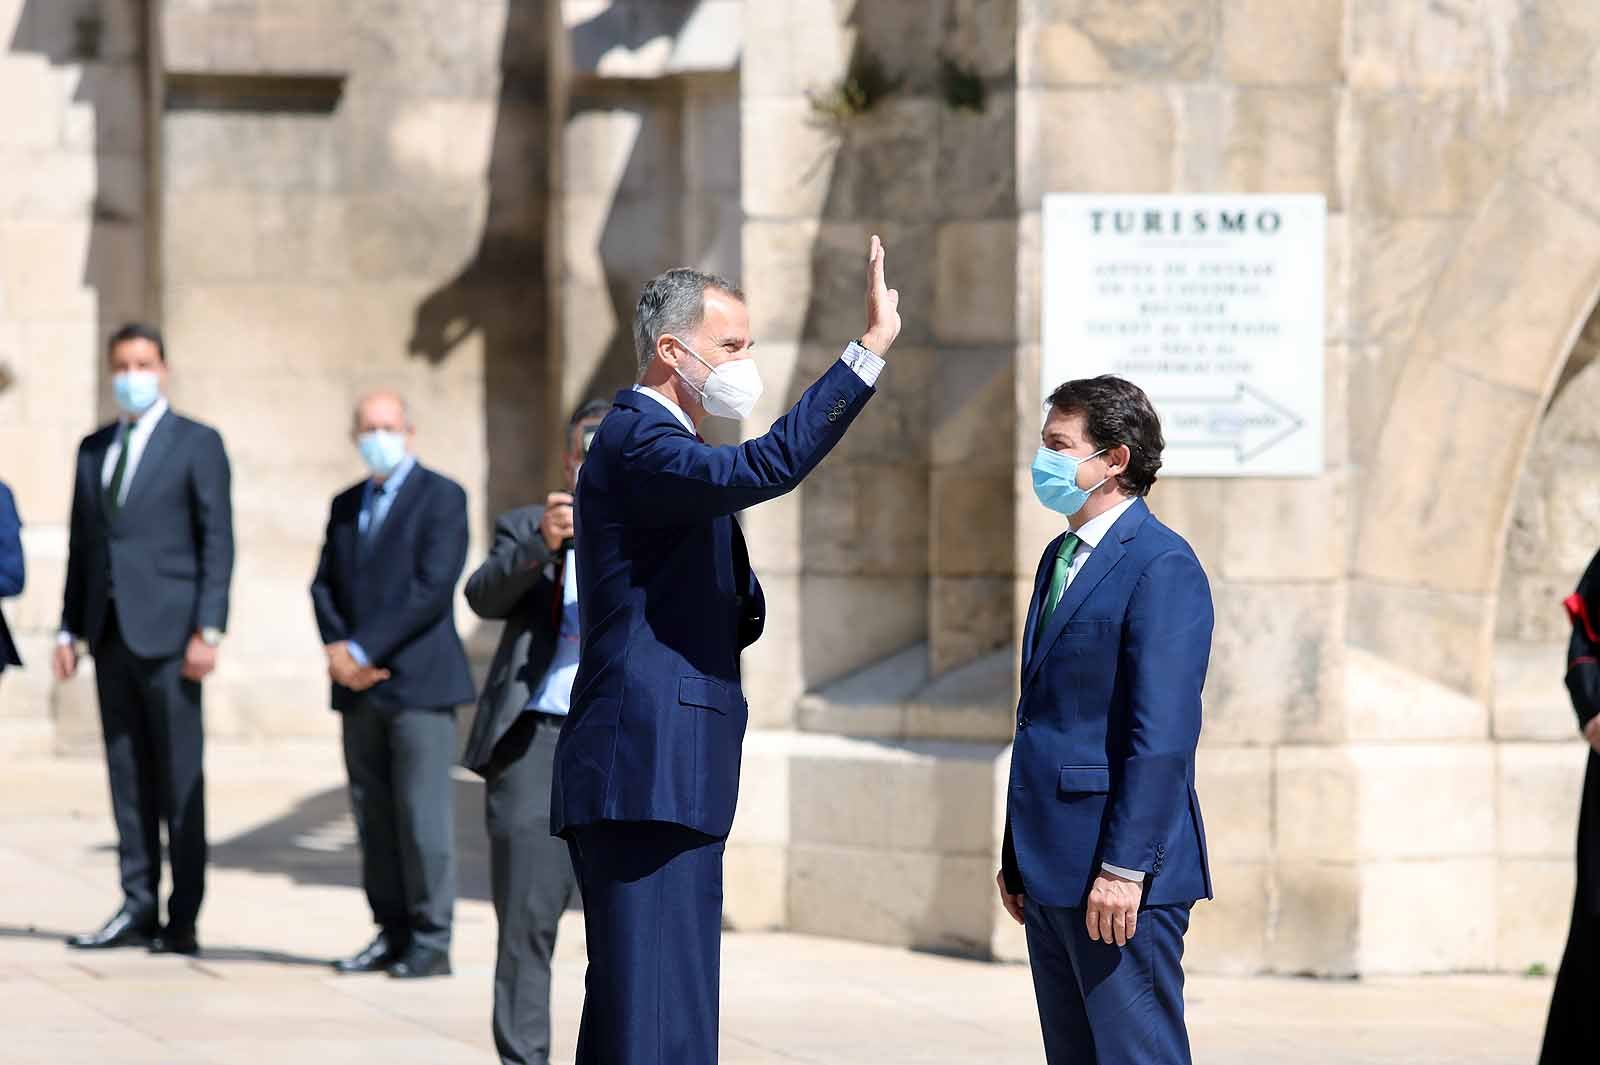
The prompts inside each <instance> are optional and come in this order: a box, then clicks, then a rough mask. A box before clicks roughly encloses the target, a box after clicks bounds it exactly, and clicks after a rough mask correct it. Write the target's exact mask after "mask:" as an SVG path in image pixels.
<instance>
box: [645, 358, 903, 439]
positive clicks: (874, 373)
mask: <svg viewBox="0 0 1600 1065" xmlns="http://www.w3.org/2000/svg"><path fill="white" fill-rule="evenodd" d="M839 361H840V362H843V363H844V364H845V365H846V366H848V367H850V369H852V370H854V371H855V372H856V376H857V377H859V378H861V380H863V381H865V382H866V383H867V385H868V387H876V386H877V384H878V376H879V375H880V374H882V373H883V368H884V366H885V365H886V363H885V362H884V360H883V357H882V356H880V355H878V354H876V353H875V352H871V351H868V350H867V349H866V348H864V347H862V346H861V345H860V344H859V343H857V342H855V341H853V340H852V341H851V342H850V343H849V345H848V346H846V347H845V349H844V354H843V355H841V356H839ZM633 390H634V391H635V392H643V393H644V394H645V395H647V396H649V397H650V398H651V399H653V400H655V401H656V402H657V403H659V404H661V405H662V406H663V407H665V408H667V410H669V411H671V412H672V416H673V417H674V418H676V419H678V422H679V423H680V424H681V425H682V426H683V427H684V428H685V429H687V430H689V431H690V432H691V433H695V428H694V422H692V421H690V420H689V415H688V414H687V413H685V411H684V409H683V408H682V407H680V406H678V405H677V404H676V403H674V402H672V400H670V399H668V398H667V397H666V396H665V395H664V394H663V393H661V392H658V391H656V390H655V389H653V388H650V387H648V386H646V385H634V386H633ZM695 435H696V436H698V435H700V434H699V433H695Z"/></svg>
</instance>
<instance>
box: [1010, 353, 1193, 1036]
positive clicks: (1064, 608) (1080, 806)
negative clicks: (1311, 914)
mask: <svg viewBox="0 0 1600 1065" xmlns="http://www.w3.org/2000/svg"><path fill="white" fill-rule="evenodd" d="M1164 447H1165V441H1164V440H1163V438H1162V435H1161V420H1160V418H1158V417H1157V416H1156V411H1155V408H1154V407H1153V406H1152V405H1151V403H1150V400H1149V397H1147V396H1146V395H1145V394H1144V392H1143V391H1142V390H1141V389H1139V388H1138V386H1136V385H1134V384H1131V383H1130V382H1128V381H1125V380H1123V379H1122V378H1120V377H1110V376H1107V377H1095V378H1090V379H1085V380H1079V381H1068V382H1067V383H1066V384H1064V385H1062V386H1061V387H1060V388H1058V389H1056V390H1055V392H1053V393H1052V394H1051V396H1050V406H1049V415H1048V417H1047V418H1046V419H1045V423H1044V429H1043V431H1042V433H1041V444H1040V447H1039V451H1038V453H1037V454H1036V455H1035V457H1034V461H1033V486H1034V493H1035V495H1036V496H1037V497H1038V499H1039V502H1040V503H1041V504H1043V505H1044V506H1046V507H1048V508H1049V509H1051V510H1053V511H1055V512H1056V513H1058V514H1060V515H1061V516H1062V518H1064V519H1065V520H1066V523H1067V529H1066V531H1065V532H1063V533H1062V534H1061V535H1060V536H1058V537H1057V538H1056V539H1054V540H1052V541H1051V542H1050V545H1049V546H1048V547H1047V548H1045V552H1044V557H1043V558H1042V559H1041V560H1040V562H1039V572H1038V576H1037V577H1036V578H1035V580H1034V593H1033V599H1032V601H1031V603H1030V605H1029V608H1028V620H1027V625H1026V627H1025V628H1024V630H1023V643H1022V648H1023V651H1022V691H1021V697H1020V699H1019V700H1018V704H1017V732H1016V742H1015V745H1014V746H1013V748H1012V754H1011V784H1010V787H1008V788H1007V789H1006V826H1005V839H1004V844H1003V848H1002V852H1001V869H1000V873H999V875H998V877H997V880H998V884H999V889H1000V899H1001V902H1002V903H1003V904H1004V905H1005V908H1006V911H1007V912H1008V913H1010V914H1011V916H1012V917H1013V918H1015V919H1016V921H1017V922H1018V923H1019V924H1022V925H1024V926H1025V927H1026V928H1027V933H1028V961H1029V964H1030V965H1031V967H1032V969H1033V988H1034V995H1035V997H1036V998H1037V1000H1038V1005H1039V1020H1040V1023H1041V1025H1042V1027H1043V1029H1044V1047H1045V1058H1046V1060H1047V1061H1049V1062H1050V1063H1051V1065H1068V1063H1071V1065H1188V1063H1189V1060H1190V1057H1189V1034H1188V1030H1187V1029H1186V1028H1185V1026H1184V1019H1183V937H1184V934H1185V932H1187V931H1188V928H1189V910H1190V908H1191V907H1192V906H1193V904H1194V902H1195V901H1196V900H1197V899H1202V898H1210V897H1211V870H1210V866H1209V865H1208V864H1207V859H1206V840H1205V829H1204V827H1203V826H1202V825H1201V822H1200V800H1199V798H1198V797H1197V796H1196V795H1195V790H1194V773H1195V748H1196V746H1197V745H1198V744H1199V741H1200V693H1201V690H1202V689H1203V688H1204V687H1205V679H1206V665H1207V663H1208V662H1209V660H1210V657H1211V627H1212V621H1213V611H1212V605H1211V586H1210V584H1209V582H1208V581H1207V580H1206V575H1205V571H1204V570H1202V569H1201V568H1200V562H1199V560H1198V559H1196V558H1195V554H1194V552H1193V551H1192V550H1190V548H1189V545H1188V544H1187V543H1185V542H1184V540H1183V538H1182V537H1180V536H1179V535H1178V534H1177V533H1174V532H1173V531H1172V530H1171V529H1168V528H1167V527H1166V526H1165V525H1162V524H1161V523H1160V522H1159V521H1157V520H1156V518H1155V515H1153V514H1151V513H1150V508H1149V507H1148V506H1146V505H1145V502H1144V496H1145V494H1146V493H1148V492H1149V491H1150V489H1151V487H1152V486H1153V485H1154V484H1155V481H1156V472H1157V471H1158V470H1160V469H1161V453H1162V450H1163V449H1164Z"/></svg>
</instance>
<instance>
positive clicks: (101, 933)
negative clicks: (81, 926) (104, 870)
mask: <svg viewBox="0 0 1600 1065" xmlns="http://www.w3.org/2000/svg"><path fill="white" fill-rule="evenodd" d="M155 930H156V929H155V922H154V921H141V920H139V918H137V917H135V916H134V915H133V914H131V913H129V912H128V911H127V910H118V911H117V915H116V916H115V917H113V918H111V920H109V921H107V922H106V923H105V924H104V925H103V926H102V927H101V928H100V929H99V930H98V931H94V932H85V933H83V934H82V935H78V936H71V937H69V938H68V939H67V946H69V947H71V948H73V949H74V950H110V949H111V948H112V947H143V946H146V945H148V944H149V942H150V937H151V936H152V935H154V934H155Z"/></svg>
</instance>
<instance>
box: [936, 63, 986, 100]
mask: <svg viewBox="0 0 1600 1065" xmlns="http://www.w3.org/2000/svg"><path fill="white" fill-rule="evenodd" d="M939 87H940V88H941V89H942V90H943V91H944V103H945V106H946V107H948V108H950V110H952V111H977V112H979V113H982V111H983V109H984V106H985V104H986V103H987V102H988V97H989V91H988V88H987V87H986V86H985V85H984V83H983V75H981V74H979V73H978V71H977V69H976V68H974V67H968V66H962V65H961V64H960V63H959V62H957V61H956V60H954V59H952V58H950V57H949V56H945V57H944V58H943V59H941V60H940V65H939Z"/></svg>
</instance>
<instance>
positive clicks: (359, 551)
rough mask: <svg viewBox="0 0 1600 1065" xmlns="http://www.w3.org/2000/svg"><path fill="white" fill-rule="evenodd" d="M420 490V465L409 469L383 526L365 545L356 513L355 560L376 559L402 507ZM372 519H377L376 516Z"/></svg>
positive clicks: (409, 503)
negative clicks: (362, 541)
mask: <svg viewBox="0 0 1600 1065" xmlns="http://www.w3.org/2000/svg"><path fill="white" fill-rule="evenodd" d="M421 490H422V463H420V462H419V463H416V464H415V465H414V466H412V467H411V472H410V473H408V474H406V479H405V482H404V483H403V484H401V485H400V491H399V492H397V493H396V494H395V497H394V501H393V502H392V503H390V504H389V510H388V512H387V513H386V514H384V516H383V524H382V525H379V526H378V528H377V530H376V531H375V532H373V533H372V534H371V535H369V536H368V537H367V541H368V542H367V543H366V544H365V545H363V544H362V543H361V524H360V521H361V519H360V513H361V512H360V511H359V510H357V511H356V515H357V517H356V558H358V559H359V560H360V561H361V562H370V561H371V560H372V559H374V558H376V557H377V555H378V551H379V550H380V549H381V548H382V547H383V544H384V542H385V541H386V540H387V539H388V538H389V530H390V529H391V528H393V527H394V523H395V519H396V518H398V517H399V516H400V513H401V510H402V508H404V507H408V506H410V505H411V501H412V500H413V499H414V498H415V497H416V494H417V493H418V492H420V491H421ZM373 517H377V515H376V514H374V515H373Z"/></svg>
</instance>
